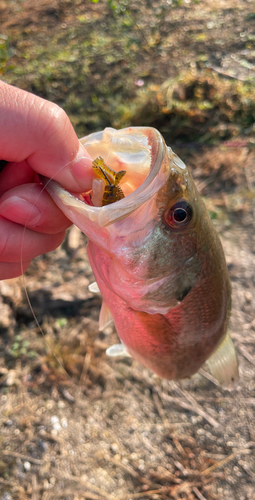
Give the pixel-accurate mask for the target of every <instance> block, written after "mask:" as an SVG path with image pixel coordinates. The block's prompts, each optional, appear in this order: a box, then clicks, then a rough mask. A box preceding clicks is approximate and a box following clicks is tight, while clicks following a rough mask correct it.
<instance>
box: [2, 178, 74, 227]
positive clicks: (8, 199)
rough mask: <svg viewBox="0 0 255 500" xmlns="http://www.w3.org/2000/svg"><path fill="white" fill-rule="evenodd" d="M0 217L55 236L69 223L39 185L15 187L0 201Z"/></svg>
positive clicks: (69, 224)
mask: <svg viewBox="0 0 255 500" xmlns="http://www.w3.org/2000/svg"><path fill="white" fill-rule="evenodd" d="M0 215H2V216H3V217H5V218H6V219H8V220H10V221H12V222H16V223H18V224H22V225H23V226H25V227H27V228H30V229H33V230H34V231H36V232H40V233H46V234H55V233H59V232H60V231H64V230H65V229H67V228H68V227H69V226H71V222H70V220H69V219H67V218H66V217H65V215H64V214H63V213H62V212H61V210H59V208H58V207H57V205H56V204H55V203H54V201H53V200H52V198H51V197H50V196H49V194H48V193H47V191H46V190H45V189H44V187H43V186H42V185H41V184H24V185H22V186H17V187H15V188H13V189H11V190H10V191H8V192H7V193H5V194H4V195H3V196H2V197H1V199H0Z"/></svg>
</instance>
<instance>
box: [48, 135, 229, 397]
mask: <svg viewBox="0 0 255 500" xmlns="http://www.w3.org/2000/svg"><path fill="white" fill-rule="evenodd" d="M80 142H81V144H82V145H83V146H84V148H85V149H86V150H87V152H88V153H89V154H90V155H91V157H92V159H93V160H94V161H95V160H97V159H98V157H100V158H101V160H102V161H103V164H104V165H105V166H106V167H107V168H109V169H111V172H113V173H112V174H111V175H113V180H114V179H115V178H116V176H115V175H114V174H116V173H118V172H125V174H123V175H122V174H121V175H120V179H118V181H117V185H119V187H120V188H121V191H122V193H123V197H122V198H121V199H118V200H117V201H114V200H112V201H113V202H111V203H109V204H107V205H103V196H104V189H105V185H106V183H105V180H103V179H102V178H101V179H100V178H96V177H95V179H94V181H93V185H92V191H91V192H90V193H80V194H73V193H70V192H68V191H67V190H65V189H64V188H63V187H61V186H60V185H59V184H58V183H57V182H55V181H54V180H47V183H45V186H46V189H47V191H48V192H49V194H50V195H51V197H52V198H53V200H54V201H55V203H56V204H57V205H58V206H59V208H60V209H61V210H62V211H63V212H64V213H65V215H66V216H67V217H68V218H69V219H70V220H71V221H72V222H73V223H74V224H76V225H77V226H78V227H79V228H80V229H81V230H82V231H83V232H84V233H85V234H86V235H87V236H88V238H89V243H88V247H87V253H88V257H89V260H90V264H91V267H92V270H93V273H94V275H95V278H96V282H95V283H94V284H92V285H91V286H90V291H92V292H96V293H97V292H99V291H100V292H101V294H102V298H103V302H102V307H101V312H100V317H99V329H100V330H104V328H105V327H106V326H107V325H108V324H109V323H110V322H111V321H113V322H114V324H115V327H116V330H117V333H118V335H119V338H120V340H121V342H120V343H119V344H116V345H114V346H111V347H110V348H109V349H107V354H108V355H110V356H119V355H120V356H123V355H128V356H131V357H133V358H134V359H136V360H137V361H139V362H140V363H142V364H143V365H144V366H145V367H147V368H148V369H150V370H151V371H152V372H154V373H155V374H156V375H157V376H159V377H161V378H163V379H169V380H180V379H186V378H190V377H191V376H193V375H194V374H195V373H197V372H198V370H199V369H200V368H201V367H203V366H205V367H207V368H208V369H209V371H210V372H211V374H212V375H213V376H214V377H215V379H216V380H217V381H218V382H219V383H220V384H221V385H222V387H224V388H228V389H231V388H233V387H235V386H236V384H237V381H238V362H237V356H236V351H235V347H234V344H233V342H232V340H231V337H230V335H229V332H228V322H229V316H230V309H231V284H230V279H229V275H228V270H227V265H226V260H225V256H224V252H223V248H222V245H221V242H220V239H219V236H218V234H217V232H216V230H215V228H214V226H213V223H212V221H211V219H210V217H209V214H208V212H207V210H206V207H205V204H204V202H203V200H202V199H201V197H200V195H199V193H198V191H197V188H196V186H195V183H194V181H193V179H192V176H191V174H190V172H189V170H188V169H187V167H186V165H185V164H184V163H183V161H182V160H181V159H180V158H179V157H178V156H177V155H176V154H175V153H174V152H173V151H172V149H171V148H170V147H169V146H167V145H166V143H165V141H164V139H163V137H162V135H161V134H160V132H159V131H158V130H156V129H155V128H152V127H129V128H125V129H121V130H116V129H113V128H110V127H109V128H106V129H105V130H103V131H100V132H96V133H93V134H90V135H88V136H86V137H84V138H82V139H80ZM113 184H114V182H113ZM89 199H90V202H88V200H89Z"/></svg>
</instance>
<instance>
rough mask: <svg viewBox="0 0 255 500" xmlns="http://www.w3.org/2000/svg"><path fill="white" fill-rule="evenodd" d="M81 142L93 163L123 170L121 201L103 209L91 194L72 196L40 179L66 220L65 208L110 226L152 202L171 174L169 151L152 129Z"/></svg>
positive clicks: (95, 136) (108, 133)
mask: <svg viewBox="0 0 255 500" xmlns="http://www.w3.org/2000/svg"><path fill="white" fill-rule="evenodd" d="M80 142H81V144H82V145H83V147H84V148H85V149H86V151H87V152H88V153H89V154H90V156H91V157H92V160H96V159H97V158H98V157H99V156H100V157H102V159H103V160H104V162H105V164H106V165H107V166H108V167H110V169H113V170H114V171H115V172H119V171H121V170H125V171H126V175H125V176H124V177H123V179H122V182H121V183H120V188H121V189H122V191H123V193H124V198H122V199H120V200H119V201H116V202H114V203H111V204H109V205H106V206H94V204H93V192H92V193H91V192H86V193H80V194H77V193H72V192H69V191H67V190H65V189H64V188H62V187H61V186H60V185H59V184H58V183H57V182H55V181H54V180H49V179H46V178H43V177H41V180H42V182H43V184H44V186H45V188H46V189H47V191H48V192H49V194H50V195H51V196H52V198H53V199H54V201H55V202H56V203H57V205H58V206H59V207H60V208H61V210H62V211H64V212H65V213H66V215H67V217H68V213H69V218H70V219H71V220H72V217H70V210H69V211H68V210H65V207H69V208H70V209H71V207H72V209H73V210H74V209H75V210H78V211H80V212H82V213H83V214H84V215H85V216H86V217H87V218H88V219H89V220H91V221H93V222H97V223H98V225H99V226H100V227H106V226H109V225H111V224H113V223H114V222H116V221H118V220H122V219H124V218H126V217H127V216H128V215H130V214H131V213H133V212H134V211H135V210H137V208H139V207H140V206H141V205H143V204H144V203H146V201H148V200H149V199H151V198H152V197H153V196H154V195H155V194H156V193H157V192H158V191H159V190H160V189H161V187H162V186H163V185H164V184H165V183H166V181H167V179H168V177H169V175H170V166H171V162H172V160H171V155H170V152H169V150H170V148H167V147H166V145H165V141H164V139H163V137H162V136H161V134H160V133H159V132H158V131H157V130H156V129H154V128H152V127H129V128H126V129H122V130H115V129H113V128H106V129H105V130H103V131H101V132H96V133H94V134H91V135H89V136H87V137H84V138H82V139H80ZM170 151H171V150H170ZM174 156H175V155H174ZM67 212H68V213H67Z"/></svg>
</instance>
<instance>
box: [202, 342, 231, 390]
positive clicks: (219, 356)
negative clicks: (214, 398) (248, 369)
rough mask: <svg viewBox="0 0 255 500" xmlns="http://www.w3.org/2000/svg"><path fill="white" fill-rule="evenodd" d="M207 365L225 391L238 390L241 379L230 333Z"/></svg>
mask: <svg viewBox="0 0 255 500" xmlns="http://www.w3.org/2000/svg"><path fill="white" fill-rule="evenodd" d="M205 364H206V365H207V366H208V368H209V370H210V372H211V374H212V375H213V376H214V377H215V378H216V379H217V380H218V382H219V384H220V385H221V386H222V387H223V389H228V390H232V389H235V388H236V386H237V383H238V378H239V375H238V362H237V356H236V350H235V346H234V344H233V341H232V339H231V337H230V335H229V333H228V332H227V333H226V335H225V337H224V338H223V340H222V341H221V343H220V344H219V346H218V347H217V349H216V350H215V351H214V353H213V354H212V355H211V357H210V358H209V359H208V360H207V361H206V363H205Z"/></svg>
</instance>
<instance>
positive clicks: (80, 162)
mask: <svg viewBox="0 0 255 500" xmlns="http://www.w3.org/2000/svg"><path fill="white" fill-rule="evenodd" d="M71 172H72V175H73V177H74V179H75V180H76V182H78V184H79V186H80V187H81V189H82V190H84V191H88V190H89V189H91V187H92V180H93V178H94V172H93V169H92V158H91V156H90V155H89V153H88V152H87V151H86V150H85V149H84V147H83V146H82V145H81V144H80V146H79V149H78V152H77V155H76V158H75V160H74V162H73V164H72V166H71Z"/></svg>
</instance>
